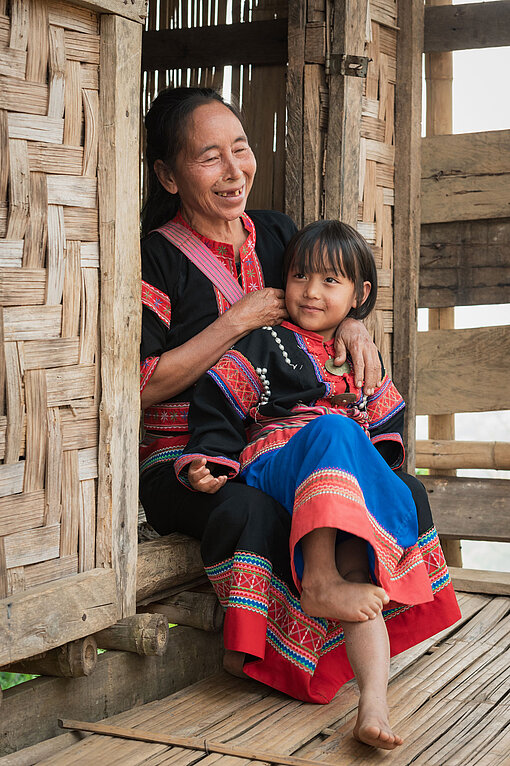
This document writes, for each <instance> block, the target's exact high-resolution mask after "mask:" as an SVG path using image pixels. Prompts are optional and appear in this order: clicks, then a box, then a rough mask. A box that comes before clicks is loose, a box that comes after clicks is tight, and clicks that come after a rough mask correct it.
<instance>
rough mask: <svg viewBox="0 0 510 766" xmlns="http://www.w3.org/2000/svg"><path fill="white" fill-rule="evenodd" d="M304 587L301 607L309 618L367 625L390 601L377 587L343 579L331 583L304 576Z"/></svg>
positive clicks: (384, 592) (338, 578) (336, 579)
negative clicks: (308, 578) (324, 618)
mask: <svg viewBox="0 0 510 766" xmlns="http://www.w3.org/2000/svg"><path fill="white" fill-rule="evenodd" d="M301 585H302V592H301V608H302V610H303V612H305V614H309V615H310V617H326V618H328V619H329V620H340V621H342V620H343V621H345V622H365V621H366V620H373V619H375V618H376V617H377V615H378V614H379V613H380V612H381V610H382V608H383V606H384V605H385V604H387V603H388V602H389V600H390V599H389V597H388V594H387V593H386V591H385V590H383V588H379V587H378V586H377V585H371V584H370V583H359V582H349V581H348V580H344V579H343V578H341V577H340V576H338V577H336V578H335V579H333V580H330V581H328V582H324V581H322V582H317V581H310V580H308V581H306V580H305V578H304V577H303V581H302V583H301Z"/></svg>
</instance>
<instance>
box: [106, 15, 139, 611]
mask: <svg viewBox="0 0 510 766" xmlns="http://www.w3.org/2000/svg"><path fill="white" fill-rule="evenodd" d="M141 32H142V29H141V26H140V25H137V24H135V22H131V21H127V20H125V19H122V18H120V17H116V16H109V15H104V16H102V19H101V77H102V80H101V93H100V114H101V125H100V133H99V157H100V162H99V167H98V184H99V217H100V242H101V288H100V289H101V307H102V310H101V348H102V353H101V383H102V394H101V396H102V400H101V416H100V418H101V419H100V435H99V468H100V473H99V484H98V511H97V526H98V535H97V548H96V562H97V563H98V564H106V563H107V562H108V561H111V564H112V566H113V568H114V570H115V572H116V575H117V578H118V580H117V581H118V590H119V598H120V611H121V614H120V615H119V616H121V617H128V616H129V615H131V614H133V613H134V612H135V609H136V555H137V508H138V469H137V454H136V453H137V443H138V427H139V422H138V410H139V372H138V371H137V367H138V359H137V348H138V345H139V340H140V309H141V306H140V301H139V300H138V297H137V296H138V295H139V292H140V251H139V247H140V245H139V224H138V221H139V161H138V156H139V136H138V129H139V100H140V94H139V88H140V83H139V62H140V53H141ZM121 264H122V265H121ZM112 348H116V349H117V350H118V353H116V354H115V355H112V354H111V349H112Z"/></svg>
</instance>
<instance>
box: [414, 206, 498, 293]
mask: <svg viewBox="0 0 510 766" xmlns="http://www.w3.org/2000/svg"><path fill="white" fill-rule="evenodd" d="M509 247H510V219H505V218H499V219H492V220H486V221H454V222H449V223H440V224H426V225H423V226H422V227H421V251H420V297H419V305H420V307H427V308H428V307H431V308H439V307H441V306H472V305H479V304H493V303H507V302H508V300H509V297H510V257H509V255H508V253H509Z"/></svg>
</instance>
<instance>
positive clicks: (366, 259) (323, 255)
mask: <svg viewBox="0 0 510 766" xmlns="http://www.w3.org/2000/svg"><path fill="white" fill-rule="evenodd" d="M291 268H292V269H293V270H296V271H301V272H311V271H327V270H329V269H331V271H333V272H334V273H335V274H341V275H342V276H343V277H345V278H346V279H349V280H350V281H351V282H353V283H354V287H355V290H356V300H357V303H358V306H357V307H356V308H352V309H351V310H350V311H349V313H348V314H347V316H350V317H354V319H364V318H365V317H367V316H368V315H369V314H370V312H371V311H372V309H373V308H374V306H375V301H376V298H377V269H376V266H375V261H374V256H373V253H372V251H371V249H370V248H369V246H368V244H367V242H366V240H365V239H364V238H363V237H362V236H361V234H358V232H357V231H356V229H353V228H352V226H349V224H347V223H342V222H341V221H314V222H313V223H309V224H308V226H305V227H304V228H303V229H301V231H298V232H297V233H296V234H294V236H293V237H292V239H291V240H290V241H289V243H288V245H287V247H286V248H285V253H284V255H283V283H284V285H285V283H286V282H287V276H288V273H289V271H290V269H291ZM364 282H370V284H371V288H370V292H369V294H368V297H367V299H366V300H365V301H363V283H364Z"/></svg>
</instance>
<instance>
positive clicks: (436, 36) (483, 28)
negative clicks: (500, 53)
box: [423, 0, 510, 53]
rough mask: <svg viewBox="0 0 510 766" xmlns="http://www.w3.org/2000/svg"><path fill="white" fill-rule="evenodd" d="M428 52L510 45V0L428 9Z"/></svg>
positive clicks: (426, 27) (426, 37) (426, 20)
mask: <svg viewBox="0 0 510 766" xmlns="http://www.w3.org/2000/svg"><path fill="white" fill-rule="evenodd" d="M424 37H425V39H424V45H423V50H424V51H425V53H431V52H440V51H458V50H470V49H473V48H496V47H499V46H502V45H510V0H498V2H492V3H466V4H465V5H454V6H450V7H448V6H443V7H438V8H426V9H425V36H424Z"/></svg>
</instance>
